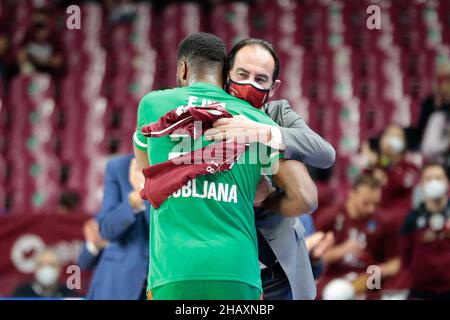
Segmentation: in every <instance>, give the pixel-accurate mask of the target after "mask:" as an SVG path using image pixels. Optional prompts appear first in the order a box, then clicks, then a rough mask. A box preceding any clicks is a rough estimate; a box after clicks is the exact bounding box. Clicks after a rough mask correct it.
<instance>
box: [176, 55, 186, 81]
mask: <svg viewBox="0 0 450 320" xmlns="http://www.w3.org/2000/svg"><path fill="white" fill-rule="evenodd" d="M187 78H188V68H187V63H186V61H183V60H180V61H178V64H177V85H178V86H179V87H185V86H187Z"/></svg>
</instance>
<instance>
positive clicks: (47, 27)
mask: <svg viewBox="0 0 450 320" xmlns="http://www.w3.org/2000/svg"><path fill="white" fill-rule="evenodd" d="M31 19H32V23H31V30H29V31H28V32H27V34H26V35H25V38H24V40H23V42H22V45H21V46H20V49H19V51H18V52H17V63H18V65H19V67H20V71H21V72H22V73H30V72H32V71H34V70H36V71H38V72H46V73H50V74H52V75H59V74H61V72H62V68H63V55H62V50H61V46H60V44H59V42H58V41H57V39H58V36H57V35H56V34H55V32H54V30H53V28H52V24H51V19H50V15H49V13H48V11H47V10H46V9H37V10H36V11H35V12H34V13H33V15H32V18H31Z"/></svg>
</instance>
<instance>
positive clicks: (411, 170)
mask: <svg viewBox="0 0 450 320" xmlns="http://www.w3.org/2000/svg"><path fill="white" fill-rule="evenodd" d="M405 148H406V138H405V132H404V130H403V128H402V127H400V126H399V125H396V124H391V125H389V126H388V127H387V128H386V129H385V130H384V131H383V134H382V135H381V138H380V142H379V155H378V159H377V161H376V164H375V165H374V166H373V168H372V169H371V171H372V172H373V176H374V177H375V178H377V179H378V180H379V181H380V182H381V183H382V185H383V192H382V197H381V203H380V207H381V209H382V211H383V212H386V214H388V215H390V216H391V217H392V218H393V219H394V221H395V222H396V224H397V226H398V229H400V227H401V225H402V223H403V221H404V219H405V216H406V214H407V210H409V208H411V205H412V191H413V188H414V186H415V184H416V182H417V180H418V178H419V168H418V166H417V164H416V163H415V162H414V161H413V160H412V159H411V157H410V155H409V154H407V153H406V152H405ZM405 208H408V209H407V210H405Z"/></svg>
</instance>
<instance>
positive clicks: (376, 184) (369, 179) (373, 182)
mask: <svg viewBox="0 0 450 320" xmlns="http://www.w3.org/2000/svg"><path fill="white" fill-rule="evenodd" d="M360 186H367V187H369V188H370V189H380V188H381V182H380V181H379V180H378V179H377V178H375V177H374V176H371V175H369V174H361V175H359V176H358V177H357V178H356V179H355V181H354V182H353V190H357V189H358V188H359V187H360Z"/></svg>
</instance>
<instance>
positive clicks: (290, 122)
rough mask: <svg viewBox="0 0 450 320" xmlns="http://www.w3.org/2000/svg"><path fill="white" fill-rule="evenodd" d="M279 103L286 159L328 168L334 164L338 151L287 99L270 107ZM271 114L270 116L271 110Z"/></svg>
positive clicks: (279, 116)
mask: <svg viewBox="0 0 450 320" xmlns="http://www.w3.org/2000/svg"><path fill="white" fill-rule="evenodd" d="M275 104H279V106H278V107H279V108H280V112H279V113H278V118H279V119H274V120H275V122H276V123H277V124H278V125H280V126H281V128H280V129H281V134H282V135H283V139H284V142H285V144H286V150H285V159H293V160H299V161H302V162H304V163H306V164H308V165H310V166H313V167H316V168H321V169H326V168H329V167H331V166H332V165H333V164H334V161H335V159H336V151H335V150H334V148H333V147H332V146H331V144H329V143H328V142H327V141H326V140H325V139H323V138H322V137H321V136H319V135H318V134H317V133H315V132H314V131H313V130H311V128H310V127H309V126H308V125H307V124H306V122H305V120H303V119H302V118H301V117H300V116H299V115H298V114H297V113H296V112H295V111H294V110H293V109H292V108H291V106H290V105H289V103H288V102H287V101H286V100H281V101H275V102H272V103H271V104H269V106H268V108H272V107H275ZM268 111H269V113H268V114H269V116H270V110H268Z"/></svg>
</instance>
